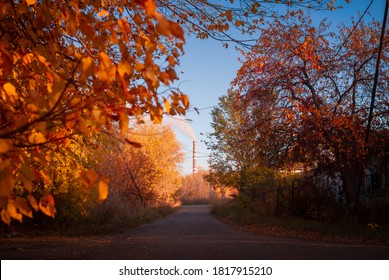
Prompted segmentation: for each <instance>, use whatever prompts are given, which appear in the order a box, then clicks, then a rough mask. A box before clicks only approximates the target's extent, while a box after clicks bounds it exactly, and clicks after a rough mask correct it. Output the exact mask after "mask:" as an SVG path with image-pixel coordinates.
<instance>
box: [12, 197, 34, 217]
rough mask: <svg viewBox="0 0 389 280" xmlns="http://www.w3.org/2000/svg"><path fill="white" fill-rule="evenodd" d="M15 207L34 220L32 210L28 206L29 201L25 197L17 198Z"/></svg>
mask: <svg viewBox="0 0 389 280" xmlns="http://www.w3.org/2000/svg"><path fill="white" fill-rule="evenodd" d="M15 207H16V208H17V210H18V211H19V213H21V214H22V215H24V216H27V217H29V218H32V210H31V208H30V206H29V205H28V201H27V199H25V198H23V197H19V196H18V197H16V198H15Z"/></svg>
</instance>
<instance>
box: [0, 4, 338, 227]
mask: <svg viewBox="0 0 389 280" xmlns="http://www.w3.org/2000/svg"><path fill="white" fill-rule="evenodd" d="M267 2H269V3H270V4H274V5H276V4H281V3H282V4H286V5H292V4H293V5H308V6H310V5H313V6H314V5H315V4H316V3H317V4H318V5H319V6H323V5H321V4H320V2H321V1H313V0H306V1H278V0H275V1H263V2H259V1H240V4H241V7H240V8H238V9H236V8H234V7H224V6H223V5H220V4H217V3H213V2H207V1H205V2H204V1H201V3H200V2H197V1H156V2H154V0H135V1H90V0H87V1H77V0H72V1H52V0H22V1H10V0H2V1H0V6H1V8H0V37H1V42H0V61H1V64H0V65H1V68H0V91H1V99H0V102H1V103H0V106H1V112H0V114H1V115H0V154H1V156H0V171H1V173H0V207H1V209H2V212H1V215H2V220H3V221H5V222H6V223H9V221H10V218H16V217H17V219H19V220H20V215H19V214H20V213H22V212H29V213H30V210H29V206H28V203H27V200H25V199H24V198H22V197H20V196H18V197H15V194H14V192H13V189H14V187H15V185H21V186H23V187H24V188H25V192H26V195H27V197H28V198H29V199H30V204H31V203H32V205H31V206H33V207H34V208H36V207H35V204H36V203H35V202H34V200H33V197H32V196H31V193H32V191H33V186H34V184H35V182H36V181H39V180H44V179H45V177H47V174H46V173H48V170H47V169H46V166H49V165H50V161H51V157H50V156H49V155H47V154H46V151H50V150H53V149H55V147H57V146H58V145H67V142H68V141H69V138H70V137H71V136H73V135H77V134H82V135H84V136H88V137H90V136H92V135H94V134H96V133H98V132H101V131H102V130H104V129H105V128H107V129H109V128H110V127H111V125H112V123H114V122H119V123H120V129H121V132H122V133H123V134H125V133H126V131H127V129H128V128H127V125H128V117H137V116H140V115H142V114H144V113H147V114H149V115H150V118H151V119H152V120H153V121H154V122H156V123H159V122H161V119H162V116H163V114H165V113H166V114H184V113H185V110H186V108H188V106H189V102H188V98H187V96H186V95H184V94H182V93H181V92H179V91H170V90H168V91H165V90H164V91H161V90H160V89H161V87H165V86H166V87H170V85H171V83H172V82H173V81H174V80H176V79H177V78H178V77H177V75H176V72H175V70H174V69H175V66H176V65H177V64H178V61H179V57H180V55H181V54H182V53H183V43H184V31H183V28H182V26H183V27H185V29H186V30H187V31H189V32H192V33H196V34H198V36H199V37H200V38H205V37H207V36H206V35H205V34H207V33H208V32H210V34H211V33H212V34H216V33H218V34H221V35H222V37H223V36H226V35H227V36H226V37H227V38H229V35H228V34H226V31H227V29H228V27H229V23H232V24H233V25H234V26H236V27H241V28H242V31H244V32H246V31H252V30H254V29H255V25H256V24H257V23H258V20H259V22H260V21H261V19H262V18H263V16H264V15H265V13H264V11H265V10H264V9H261V8H260V5H261V4H266V5H267V4H268V3H267ZM243 3H244V4H245V5H242V4H243ZM334 3H335V1H329V2H326V3H325V4H324V5H325V6H326V7H327V8H331V7H333V6H334ZM204 4H205V6H206V8H204V7H203V5H204ZM266 5H265V6H266ZM247 9H248V10H249V11H246V10H247ZM266 9H267V10H268V11H269V6H267V8H266ZM250 15H251V16H257V15H259V19H258V20H256V19H253V18H251V19H250V24H246V23H245V22H244V21H243V19H246V18H247V19H249V18H250ZM208 30H209V31H208ZM215 32H216V33H215ZM223 40H224V39H223ZM26 155H28V156H26ZM37 166H40V168H41V169H39V170H37V168H36V167H37ZM81 177H82V178H83V179H84V182H89V183H92V181H95V180H90V179H91V178H92V179H95V177H96V176H95V174H94V173H93V172H92V171H89V172H86V173H83V174H82V175H81ZM96 181H98V182H99V184H100V185H104V184H105V182H104V180H101V178H100V179H97V180H96ZM102 196H104V195H102ZM38 204H39V205H41V208H42V209H46V208H47V209H54V199H53V197H52V196H51V195H50V194H46V195H45V196H43V197H42V199H41V200H40V201H39V203H38ZM53 213H54V210H50V215H51V216H53Z"/></svg>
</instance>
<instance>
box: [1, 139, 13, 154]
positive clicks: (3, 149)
mask: <svg viewBox="0 0 389 280" xmlns="http://www.w3.org/2000/svg"><path fill="white" fill-rule="evenodd" d="M10 149H11V143H10V141H9V140H5V139H0V154H5V153H6V152H8V151H9V150H10Z"/></svg>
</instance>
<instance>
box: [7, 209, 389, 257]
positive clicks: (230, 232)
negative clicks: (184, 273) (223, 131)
mask: <svg viewBox="0 0 389 280" xmlns="http://www.w3.org/2000/svg"><path fill="white" fill-rule="evenodd" d="M0 258H1V259H183V260H185V259H199V260H209V259H219V260H220V259H238V260H243V259H269V260H272V259H282V260H289V259H309V260H310V259H335V260H338V259H351V260H356V259H389V246H378V245H363V244H361V245H359V244H358V245H342V244H334V243H326V242H316V241H305V240H299V239H291V238H280V237H271V236H261V235H254V234H251V233H247V232H243V231H240V230H238V229H235V228H233V227H231V226H229V225H227V224H225V223H223V222H221V221H219V220H218V219H216V218H215V217H213V216H212V215H210V214H209V211H208V206H206V205H197V206H182V207H181V209H180V210H179V211H177V212H175V213H174V214H172V215H170V216H168V217H166V218H164V219H161V220H159V221H156V222H154V223H151V224H147V225H143V226H141V227H139V228H137V229H135V230H130V231H127V232H125V233H122V234H119V235H112V236H95V237H89V238H86V237H77V238H63V237H62V238H59V237H47V238H37V239H29V240H25V239H18V238H10V239H0Z"/></svg>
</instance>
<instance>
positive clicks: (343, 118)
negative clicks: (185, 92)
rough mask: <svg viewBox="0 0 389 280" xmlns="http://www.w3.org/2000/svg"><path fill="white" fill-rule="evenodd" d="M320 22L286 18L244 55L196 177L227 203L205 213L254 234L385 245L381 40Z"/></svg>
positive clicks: (369, 30) (385, 50) (387, 153)
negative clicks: (205, 171)
mask: <svg viewBox="0 0 389 280" xmlns="http://www.w3.org/2000/svg"><path fill="white" fill-rule="evenodd" d="M330 26H331V25H330V24H329V23H328V22H327V21H325V20H324V21H322V22H320V23H318V24H313V20H312V18H311V17H310V15H309V14H307V13H305V12H303V11H301V10H300V11H297V12H296V11H293V12H289V13H288V14H287V15H286V16H285V17H283V18H282V20H276V21H270V22H268V24H267V25H266V28H264V29H263V30H262V31H261V35H260V38H259V39H258V40H257V42H256V44H255V46H254V47H253V48H251V49H250V50H248V51H243V54H244V55H245V58H244V60H243V64H242V67H241V68H240V70H239V71H238V73H237V76H236V78H235V79H234V81H233V82H232V84H231V88H230V89H229V91H228V93H227V94H225V95H224V96H222V97H220V99H219V105H218V106H217V107H215V108H214V109H213V110H212V113H211V115H212V118H213V121H212V127H213V132H212V133H210V134H209V137H208V143H207V144H208V148H209V149H210V150H211V151H212V152H211V153H212V154H211V158H212V164H211V172H210V174H209V175H208V176H207V180H208V181H209V182H210V183H211V185H212V186H214V187H216V188H218V187H227V186H230V187H234V188H236V190H237V192H238V195H237V196H236V198H235V199H233V200H231V201H228V202H227V203H225V204H221V205H218V206H215V207H214V210H213V211H214V213H215V214H217V215H219V216H221V217H223V218H225V219H227V220H230V221H232V222H233V223H235V224H238V225H240V226H243V227H248V228H251V229H253V230H254V231H258V232H264V233H271V234H280V235H287V236H288V235H291V236H314V237H318V238H319V239H320V238H334V239H337V238H340V239H342V238H345V239H350V240H353V239H355V240H359V241H364V240H374V241H375V242H387V240H388V224H389V179H388V178H389V177H388V174H389V173H388V170H389V169H388V168H389V149H388V148H389V129H388V127H389V126H388V124H389V123H388V120H389V118H388V117H389V114H388V113H389V107H388V105H389V103H388V101H387V100H388V99H387V89H388V80H389V77H388V73H389V72H388V71H387V69H388V68H389V39H388V37H389V32H388V31H385V32H383V33H382V32H381V24H380V22H377V21H375V20H374V19H371V18H370V19H368V21H366V22H365V21H364V20H361V21H360V22H358V24H356V23H355V24H354V26H353V27H346V26H341V27H340V28H339V29H338V30H334V28H333V27H332V28H331V29H330ZM381 33H382V34H384V35H385V36H384V37H382V36H381V37H380V34H381ZM383 38H384V39H383ZM379 46H381V50H382V52H381V53H380V54H379V53H378V49H379V48H378V47H379ZM362 54H363V55H362ZM378 62H380V65H381V68H380V69H381V71H380V72H379V75H378V72H377V68H376V65H378V64H377V63H378ZM374 77H375V78H374Z"/></svg>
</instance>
